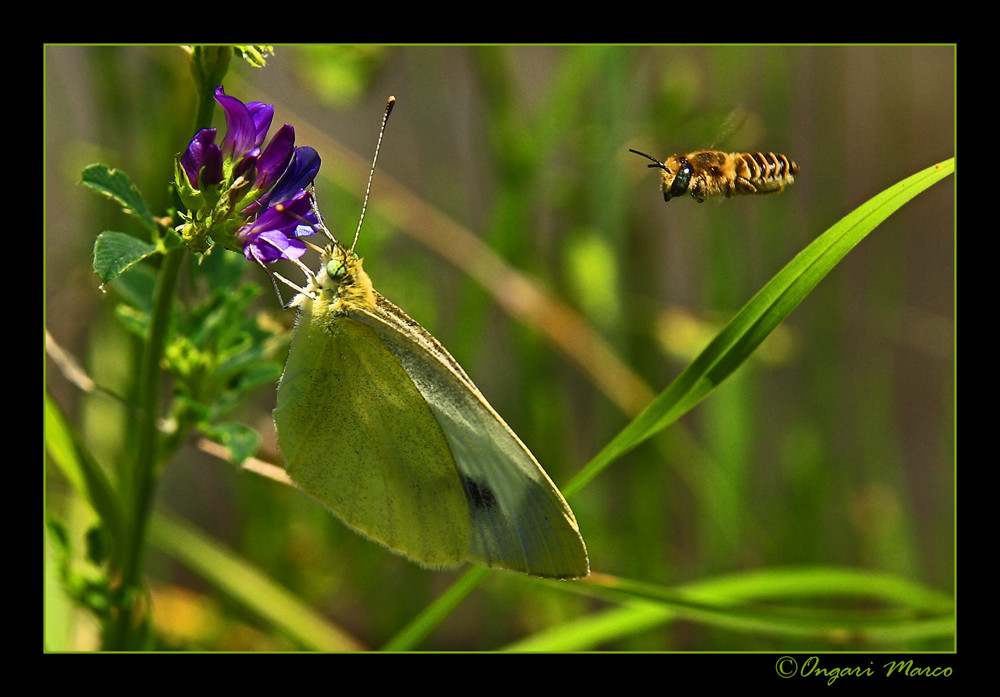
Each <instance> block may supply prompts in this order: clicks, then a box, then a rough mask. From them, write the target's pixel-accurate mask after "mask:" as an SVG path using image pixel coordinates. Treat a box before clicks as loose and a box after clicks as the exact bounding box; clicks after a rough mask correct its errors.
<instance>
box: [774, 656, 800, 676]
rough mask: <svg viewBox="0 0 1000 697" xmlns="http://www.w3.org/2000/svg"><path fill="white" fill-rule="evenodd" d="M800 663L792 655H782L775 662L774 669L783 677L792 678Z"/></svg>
mask: <svg viewBox="0 0 1000 697" xmlns="http://www.w3.org/2000/svg"><path fill="white" fill-rule="evenodd" d="M798 669H799V665H798V663H796V662H795V659H794V658H792V657H791V656H782V657H781V658H779V659H778V662H777V663H775V664H774V670H775V672H776V673H777V674H778V677H781V678H790V677H792V676H794V675H795V673H796V672H797V671H798Z"/></svg>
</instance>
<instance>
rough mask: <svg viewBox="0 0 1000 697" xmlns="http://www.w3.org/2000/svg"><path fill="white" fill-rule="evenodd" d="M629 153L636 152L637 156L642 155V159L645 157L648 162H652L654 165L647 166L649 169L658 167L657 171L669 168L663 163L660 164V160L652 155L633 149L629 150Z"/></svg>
mask: <svg viewBox="0 0 1000 697" xmlns="http://www.w3.org/2000/svg"><path fill="white" fill-rule="evenodd" d="M628 151H629V152H634V153H635V154H636V155H640V156H642V157H645V158H646V159H647V160H652V161H653V163H654V164H651V165H646V166H647V167H656V168H657V169H666V168H667V166H666V165H665V164H663V163H662V162H660V161H659V160H657V159H656V158H655V157H653V156H652V155H647V154H646V153H644V152H639V151H638V150H633V149H632V148H629V149H628Z"/></svg>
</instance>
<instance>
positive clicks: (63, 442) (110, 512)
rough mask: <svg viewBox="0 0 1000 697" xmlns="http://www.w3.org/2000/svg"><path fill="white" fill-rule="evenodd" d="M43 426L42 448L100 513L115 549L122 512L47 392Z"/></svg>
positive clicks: (111, 489) (106, 481) (94, 462)
mask: <svg viewBox="0 0 1000 697" xmlns="http://www.w3.org/2000/svg"><path fill="white" fill-rule="evenodd" d="M44 429H45V448H46V450H47V451H48V453H49V456H50V457H51V458H52V461H53V462H54V463H55V464H56V465H57V466H58V467H59V469H60V470H62V472H63V474H64V475H65V476H66V478H67V479H68V480H69V481H70V482H71V483H72V484H73V486H74V487H75V488H76V489H77V490H78V491H79V492H80V493H81V494H82V495H83V497H84V498H85V499H86V500H87V502H88V503H89V504H90V505H91V506H92V507H93V509H94V511H96V512H97V515H98V516H100V518H101V522H102V523H103V524H104V525H105V527H106V528H107V530H108V532H109V534H110V535H111V539H112V541H113V543H114V549H116V550H117V549H118V544H120V543H121V539H122V511H121V507H120V504H119V501H118V495H117V493H116V491H115V488H114V486H113V485H112V483H111V481H110V480H109V479H108V477H107V475H106V474H105V473H104V470H103V469H102V468H101V466H100V465H99V464H98V462H97V460H96V459H94V456H93V455H92V454H91V453H90V450H88V449H87V447H86V446H85V445H84V444H83V441H82V439H81V438H80V436H79V435H78V434H77V433H76V431H74V430H73V428H72V426H70V425H69V423H68V422H67V421H66V419H65V417H64V416H63V414H62V411H61V410H60V409H59V407H58V405H57V404H56V403H55V401H54V400H53V399H52V397H51V396H49V395H48V394H46V395H45V423H44Z"/></svg>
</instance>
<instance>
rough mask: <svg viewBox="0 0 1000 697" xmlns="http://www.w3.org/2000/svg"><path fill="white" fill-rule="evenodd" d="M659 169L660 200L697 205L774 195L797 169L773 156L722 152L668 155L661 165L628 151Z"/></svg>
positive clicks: (649, 158) (797, 167)
mask: <svg viewBox="0 0 1000 697" xmlns="http://www.w3.org/2000/svg"><path fill="white" fill-rule="evenodd" d="M629 152H634V153H635V154H636V155H641V156H642V157H645V158H646V159H647V160H652V161H653V164H651V165H649V166H650V167H655V168H657V169H662V170H663V172H662V175H661V179H662V185H663V200H664V201H669V200H670V199H672V198H676V197H678V196H683V195H684V194H690V195H691V197H692V198H694V199H696V200H697V201H698V203H702V202H703V201H705V199H709V198H713V197H715V196H725V197H726V198H731V197H733V196H742V195H746V194H774V193H778V192H779V191H783V190H784V188H785V187H786V186H788V185H789V184H791V183H792V182H794V181H795V176H794V175H795V173H796V172H798V171H799V166H798V165H797V164H795V163H794V162H793V161H792V160H789V159H788V158H787V157H785V156H784V155H779V154H777V153H773V152H729V153H727V152H722V151H721V150H699V151H698V152H692V153H687V154H685V155H671V156H670V157H668V158H667V159H666V160H665V161H664V162H660V161H659V160H657V159H656V158H655V157H653V156H652V155H647V154H646V153H644V152H639V151H638V150H633V149H631V148H629Z"/></svg>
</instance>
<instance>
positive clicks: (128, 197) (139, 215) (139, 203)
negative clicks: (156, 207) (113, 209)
mask: <svg viewBox="0 0 1000 697" xmlns="http://www.w3.org/2000/svg"><path fill="white" fill-rule="evenodd" d="M80 183H81V184H83V185H84V186H86V187H88V188H90V189H93V190H94V191H97V192H98V193H101V194H104V195H105V196H107V197H109V198H112V199H114V200H115V201H117V202H118V203H120V204H121V205H122V206H123V207H124V209H125V212H126V213H130V214H132V215H134V216H135V217H136V219H137V220H138V221H139V222H140V223H142V225H143V227H145V228H146V230H148V231H149V236H150V239H156V237H157V227H156V221H155V220H154V219H153V216H152V214H151V213H150V212H149V208H147V207H146V201H145V200H144V199H143V198H142V194H140V193H139V190H138V189H137V188H136V187H135V185H134V184H133V183H132V180H131V179H129V176H128V175H127V174H125V173H124V172H122V171H120V170H117V169H111V168H110V167H108V166H107V165H102V164H93V165H87V167H85V168H84V170H83V178H82V180H81V182H80Z"/></svg>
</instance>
